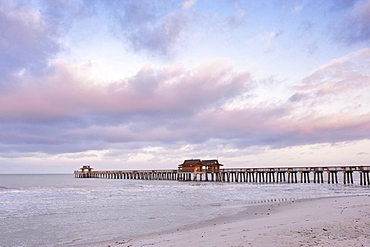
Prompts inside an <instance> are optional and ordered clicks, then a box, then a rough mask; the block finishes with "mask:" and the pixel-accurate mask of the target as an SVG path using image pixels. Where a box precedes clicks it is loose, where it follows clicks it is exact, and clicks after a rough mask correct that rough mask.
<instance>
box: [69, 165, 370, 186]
mask: <svg viewBox="0 0 370 247" xmlns="http://www.w3.org/2000/svg"><path fill="white" fill-rule="evenodd" d="M369 172H370V166H328V167H275V168H227V169H204V170H202V169H195V170H181V169H178V170H112V171H93V170H92V168H90V167H89V168H87V169H82V170H78V171H75V172H74V175H75V177H76V178H107V179H143V180H177V181H211V182H244V183H324V182H326V183H329V184H330V183H338V182H339V183H343V184H354V183H358V184H359V185H369V183H370V179H369V178H370V176H369ZM338 173H342V174H343V176H341V177H340V179H338ZM356 179H357V181H356Z"/></svg>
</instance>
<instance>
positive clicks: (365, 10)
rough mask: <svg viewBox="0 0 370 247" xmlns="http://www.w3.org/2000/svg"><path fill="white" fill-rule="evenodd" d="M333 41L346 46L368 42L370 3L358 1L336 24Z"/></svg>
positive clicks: (369, 36) (369, 35)
mask: <svg viewBox="0 0 370 247" xmlns="http://www.w3.org/2000/svg"><path fill="white" fill-rule="evenodd" d="M335 39H336V40H338V41H340V42H343V43H346V44H348V45H352V44H356V43H364V42H365V43H366V42H369V41H370V1H369V0H367V1H359V2H358V3H357V4H356V5H355V6H354V7H353V9H352V10H351V11H350V12H349V13H348V14H347V15H346V16H345V17H344V18H343V19H342V20H341V21H340V22H339V23H338V24H337V26H336V29H335Z"/></svg>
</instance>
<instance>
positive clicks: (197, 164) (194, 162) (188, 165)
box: [179, 159, 223, 172]
mask: <svg viewBox="0 0 370 247" xmlns="http://www.w3.org/2000/svg"><path fill="white" fill-rule="evenodd" d="M220 166H223V165H222V164H220V163H218V160H200V159H191V160H184V163H182V164H180V165H179V170H180V171H186V172H192V171H212V170H218V169H220Z"/></svg>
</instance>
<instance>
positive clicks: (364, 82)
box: [296, 48, 370, 96]
mask: <svg viewBox="0 0 370 247" xmlns="http://www.w3.org/2000/svg"><path fill="white" fill-rule="evenodd" d="M368 66H370V50H369V49H367V48H366V49H363V50H360V51H358V52H354V53H352V54H350V55H348V56H345V57H342V58H339V59H335V60H333V61H331V62H330V63H329V64H326V65H324V66H321V67H320V68H319V69H317V70H316V71H315V72H314V73H312V74H311V75H310V76H308V77H306V78H305V79H303V80H302V84H299V85H296V88H297V89H299V90H302V91H306V92H312V93H314V94H315V96H323V95H328V94H346V95H348V94H349V93H351V92H353V91H362V90H363V89H365V88H369V87H370V73H369V70H368V69H367V67H368Z"/></svg>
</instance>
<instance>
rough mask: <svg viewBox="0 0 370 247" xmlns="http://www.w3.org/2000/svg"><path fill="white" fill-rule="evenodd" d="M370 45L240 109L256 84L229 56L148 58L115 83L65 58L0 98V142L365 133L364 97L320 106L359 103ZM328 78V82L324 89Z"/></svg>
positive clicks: (6, 146)
mask: <svg viewBox="0 0 370 247" xmlns="http://www.w3.org/2000/svg"><path fill="white" fill-rule="evenodd" d="M369 53H370V52H369V51H368V49H365V50H360V51H358V52H355V53H352V54H350V55H348V56H345V57H342V58H339V59H336V60H333V61H332V62H330V63H328V64H327V65H324V66H321V67H320V68H319V69H318V70H317V71H315V72H314V73H312V74H311V75H310V76H308V77H307V78H305V79H304V80H302V83H301V84H300V85H297V86H296V87H295V88H294V89H295V90H296V91H295V92H294V94H293V96H291V97H290V98H289V99H288V100H287V101H286V102H280V103H279V104H277V103H276V102H269V101H265V102H261V103H259V104H257V105H256V104H248V99H245V100H246V102H244V103H243V104H242V105H243V107H238V108H237V109H236V108H228V107H226V105H227V103H228V102H231V101H233V100H235V99H236V98H238V97H239V96H241V95H243V94H245V93H248V92H250V90H253V87H252V84H253V83H255V82H253V78H252V77H251V74H250V73H249V72H248V71H235V69H234V68H233V66H232V64H231V63H230V62H228V61H227V60H215V61H211V62H208V63H204V64H202V65H201V66H198V67H192V68H189V67H184V66H182V65H181V64H177V65H173V66H168V67H165V68H162V69H158V68H156V67H155V66H154V65H152V64H150V63H148V64H145V65H143V66H142V68H141V69H140V70H139V71H138V72H137V73H136V74H135V75H134V76H131V77H127V78H125V79H123V80H121V81H117V82H115V83H112V84H109V85H101V84H94V83H92V82H90V81H86V80H85V79H84V78H83V77H79V76H77V74H78V73H76V67H74V66H72V65H70V64H68V63H65V62H62V61H59V62H56V63H54V64H52V66H51V67H52V68H53V69H52V70H50V71H51V72H50V73H47V74H43V75H37V76H36V75H35V76H33V77H27V78H23V79H24V80H25V81H24V82H23V83H22V84H21V85H22V86H21V87H20V88H19V89H18V90H16V91H13V92H12V93H10V94H7V95H6V96H5V95H4V97H1V98H0V116H1V118H0V140H1V141H0V148H1V150H2V152H6V153H9V152H25V153H27V154H28V155H29V154H30V153H35V152H37V153H48V154H62V153H75V152H84V151H88V150H136V151H138V150H140V149H141V148H143V147H153V146H156V147H162V148H165V149H167V148H170V149H176V148H181V147H182V146H184V145H194V150H196V146H204V145H205V146H207V143H208V144H209V145H216V146H219V147H227V148H228V149H243V150H244V149H245V148H247V147H256V146H259V147H270V148H283V147H291V146H299V145H307V144H318V143H337V142H345V141H356V140H364V139H367V138H368V136H370V114H369V112H368V108H367V106H368V104H367V103H366V102H368V99H365V98H362V99H356V100H357V103H360V104H363V105H364V106H363V107H362V111H352V110H347V111H341V110H340V109H338V108H335V109H334V110H333V111H323V110H322V109H323V108H325V107H327V105H328V104H329V105H330V103H331V102H333V101H334V103H335V104H337V103H338V102H339V101H340V102H341V101H343V97H347V98H349V99H348V100H349V101H350V102H349V103H348V102H345V105H346V107H348V105H350V104H353V101H356V100H354V99H352V98H351V97H352V96H351V97H348V93H349V92H352V94H353V93H354V94H353V95H357V94H355V92H362V93H363V92H364V90H365V89H367V88H368V87H369V80H368V78H367V79H366V76H367V74H366V73H368V72H367V70H366V68H367V67H368V66H367V63H369V61H368V57H369ZM80 74H81V73H80ZM327 83H331V87H330V88H331V89H330V90H326V91H325V90H323V88H325V89H326V88H327V87H326V86H325V84H327ZM335 83H339V84H341V85H342V84H343V86H336V85H335ZM250 93H251V92H250ZM352 94H351V95H352ZM366 95H367V94H366ZM357 96H358V95H357ZM365 97H366V96H365ZM366 100H367V101H366ZM210 148H211V147H210ZM212 148H214V146H213V147H212ZM136 151H135V152H136ZM138 152H139V151H138Z"/></svg>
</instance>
